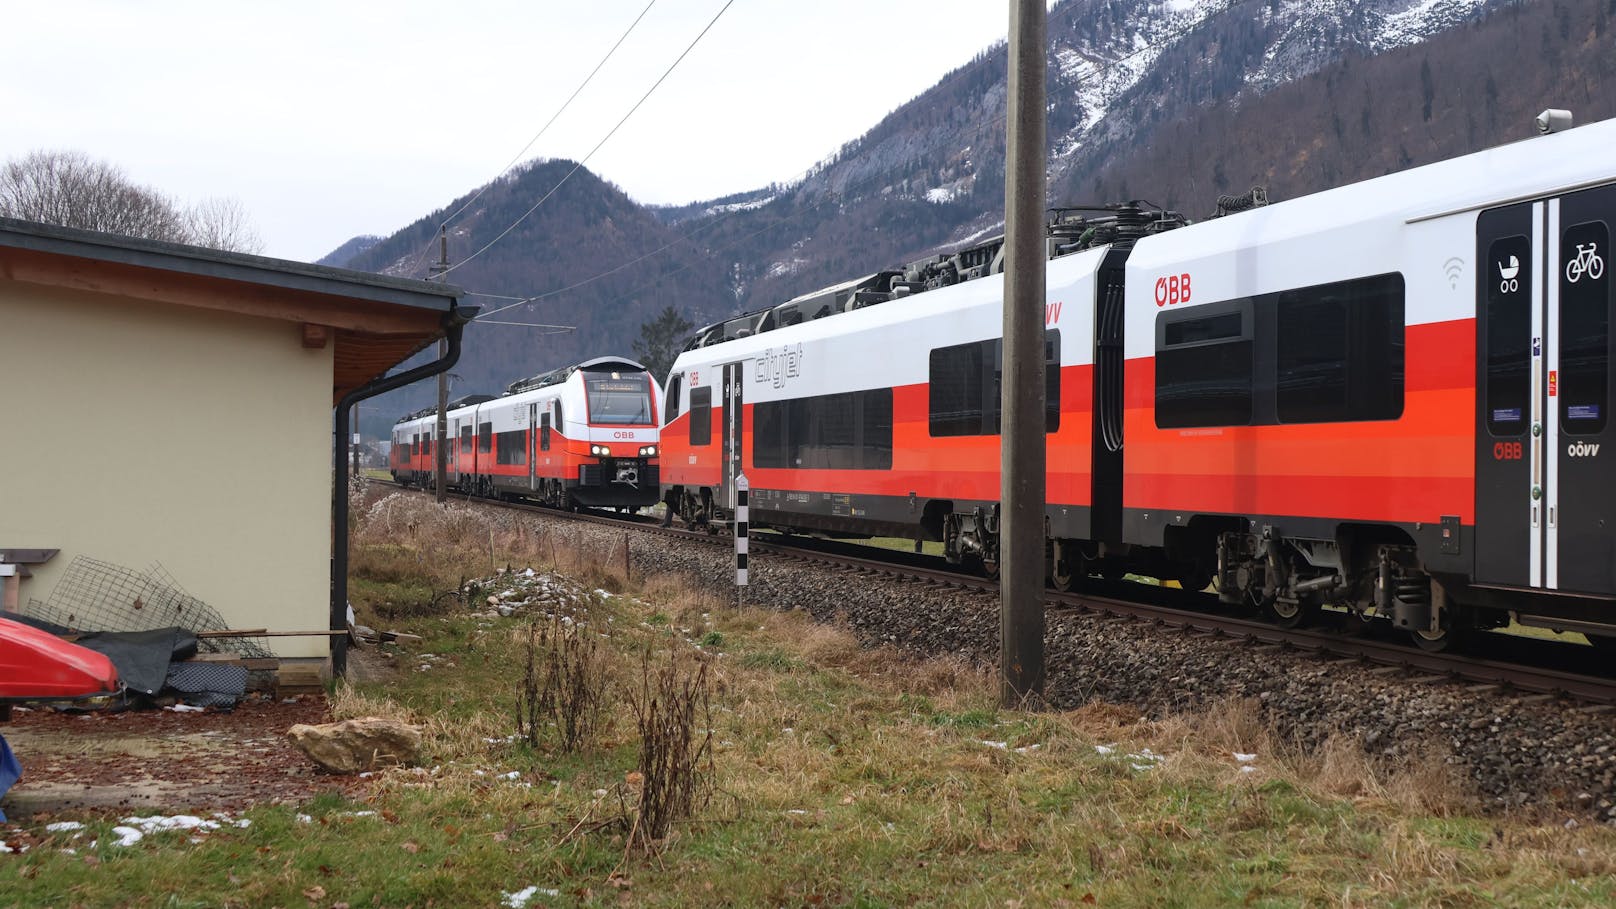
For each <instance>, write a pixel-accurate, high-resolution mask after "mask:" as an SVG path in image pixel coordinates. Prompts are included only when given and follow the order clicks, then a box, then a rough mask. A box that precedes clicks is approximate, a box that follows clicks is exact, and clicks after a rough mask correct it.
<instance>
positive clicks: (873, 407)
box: [858, 388, 892, 470]
mask: <svg viewBox="0 0 1616 909" xmlns="http://www.w3.org/2000/svg"><path fill="white" fill-rule="evenodd" d="M858 395H859V400H858V414H859V467H861V468H863V469H865V470H891V469H892V389H890V388H873V389H871V390H869V391H861V392H859V393H858Z"/></svg>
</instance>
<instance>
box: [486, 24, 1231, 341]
mask: <svg viewBox="0 0 1616 909" xmlns="http://www.w3.org/2000/svg"><path fill="white" fill-rule="evenodd" d="M1244 2H1250V0H1229V2H1228V3H1225V4H1224V5H1223V6H1222V8H1221V9H1220V10H1219V11H1220V12H1227V11H1228V10H1230V9H1233V8H1234V7H1236V6H1238V5H1240V4H1241V3H1244ZM720 15H722V10H721V11H720ZM1204 24H1206V19H1205V18H1202V19H1197V20H1196V21H1194V22H1191V23H1189V24H1187V25H1185V26H1184V27H1183V28H1181V29H1178V30H1176V31H1174V32H1172V33H1170V34H1168V35H1167V36H1166V37H1165V39H1163V40H1162V41H1160V42H1158V43H1155V44H1148V45H1146V46H1144V47H1141V48H1138V49H1137V50H1134V51H1132V52H1130V53H1127V54H1124V55H1122V56H1121V57H1118V58H1117V59H1115V60H1112V61H1110V62H1108V63H1105V64H1102V65H1098V66H1096V67H1095V72H1094V74H1095V75H1096V76H1102V75H1104V74H1106V73H1108V72H1109V71H1110V70H1111V69H1112V68H1113V67H1116V66H1119V65H1121V64H1123V63H1125V62H1127V61H1128V60H1131V59H1133V58H1134V57H1137V56H1139V55H1140V54H1143V53H1146V52H1148V51H1152V50H1157V51H1161V50H1165V49H1166V48H1167V47H1168V46H1169V45H1171V44H1173V43H1174V42H1176V41H1178V40H1179V39H1180V38H1183V37H1185V36H1186V35H1189V34H1190V33H1191V32H1194V31H1195V30H1196V29H1198V28H1200V27H1201V26H1202V25H1204ZM698 40H699V39H698ZM586 160H587V159H586ZM580 166H581V165H580ZM567 176H569V177H570V176H571V174H570V173H569V174H568V175H567ZM805 179H806V178H805ZM563 182H565V179H564V178H563ZM826 198H827V199H828V198H829V197H826ZM539 201H540V202H541V203H542V202H543V201H544V200H543V199H541V200H539ZM824 202H825V199H821V200H820V201H819V202H816V203H814V204H813V205H811V206H809V207H808V208H805V209H802V210H799V211H797V212H795V213H793V214H791V215H788V216H786V217H785V218H782V219H781V220H779V221H776V222H774V223H773V224H770V225H768V226H767V227H764V228H762V229H760V230H757V231H754V232H753V233H751V234H748V235H746V236H745V237H742V238H741V239H739V240H737V241H735V243H732V244H730V245H729V246H726V247H723V248H722V249H721V250H719V251H721V252H722V251H727V250H729V249H732V248H734V247H735V246H736V245H739V244H740V243H742V242H745V241H746V240H750V239H751V238H753V237H755V236H757V235H758V234H761V233H764V232H765V231H768V230H771V229H773V228H774V227H777V226H779V225H781V224H785V223H787V222H788V221H791V220H793V219H795V218H798V217H801V216H802V215H804V214H806V213H808V212H810V211H813V210H814V209H817V208H818V207H819V206H820V205H823V204H824ZM740 210H741V209H732V210H731V211H728V212H725V213H724V214H723V215H720V216H719V217H717V218H714V219H713V220H712V221H709V222H708V223H706V224H704V225H701V226H700V227H698V228H696V229H695V230H692V231H691V232H690V233H688V234H684V235H682V236H680V237H678V238H676V239H674V240H671V241H669V242H667V243H665V244H663V245H662V246H660V247H658V248H656V249H654V250H652V251H650V252H648V253H645V254H643V255H641V256H638V257H637V258H634V259H631V260H629V261H627V262H624V263H622V264H621V265H617V266H615V267H613V268H611V269H609V270H607V271H604V272H601V273H600V274H597V275H594V276H592V277H588V278H585V279H584V280H582V281H579V282H577V283H574V284H569V285H568V286H566V287H561V288H557V289H555V290H550V291H545V292H544V293H541V294H535V295H534V296H531V297H521V298H517V297H506V298H504V299H510V300H515V301H516V302H514V303H511V304H510V305H508V306H502V307H500V308H499V309H496V310H493V311H492V312H490V313H489V315H496V314H498V313H501V312H504V311H505V310H507V309H513V308H515V307H517V306H522V305H525V304H528V303H534V302H537V301H539V300H544V299H548V298H550V297H554V296H559V295H561V294H564V293H568V292H570V291H574V290H577V289H579V288H581V287H584V286H586V285H589V284H593V283H594V282H596V281H599V280H601V279H602V278H606V277H610V276H611V275H614V274H617V273H618V272H620V271H622V270H623V269H625V268H630V267H632V266H634V265H638V264H639V263H641V262H643V261H645V260H646V259H649V258H651V257H652V256H655V255H659V254H661V253H664V252H666V251H668V250H669V249H671V248H672V247H674V246H677V245H679V244H680V243H682V242H686V241H688V240H689V239H690V238H691V237H694V236H695V235H696V234H698V233H700V232H702V231H704V230H708V229H710V228H712V227H716V226H717V225H718V224H720V223H722V222H723V221H724V220H726V219H728V218H729V217H731V216H733V215H734V214H736V213H737V212H738V211H740ZM497 239H498V238H496V240H497ZM490 245H492V244H490ZM691 267H692V264H690V263H687V264H685V265H682V266H680V267H679V268H676V269H674V270H673V271H670V272H668V273H666V274H663V275H659V276H658V277H657V278H655V279H654V280H652V281H651V282H650V283H648V284H644V285H641V286H640V287H639V288H636V289H635V290H634V291H632V292H631V293H629V294H628V295H627V296H626V297H624V298H623V299H624V300H627V299H629V298H632V297H633V296H635V295H636V294H639V293H641V292H642V291H644V290H645V289H647V288H649V287H654V286H656V285H657V284H660V283H661V282H662V281H664V280H665V279H667V278H671V277H673V276H675V275H678V274H680V273H682V272H684V271H687V270H689V269H690V268H691Z"/></svg>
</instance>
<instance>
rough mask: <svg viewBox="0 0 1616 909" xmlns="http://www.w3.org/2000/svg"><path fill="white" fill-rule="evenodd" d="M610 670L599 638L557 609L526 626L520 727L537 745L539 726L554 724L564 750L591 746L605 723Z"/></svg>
mask: <svg viewBox="0 0 1616 909" xmlns="http://www.w3.org/2000/svg"><path fill="white" fill-rule="evenodd" d="M610 686H611V674H610V671H609V666H608V664H607V660H606V654H605V653H604V652H603V651H602V649H601V647H600V644H599V641H598V639H597V638H596V637H595V635H594V634H593V633H589V632H586V631H584V629H583V628H582V627H581V626H580V625H579V624H578V623H576V622H573V621H571V620H569V619H567V618H566V617H564V616H562V615H560V614H556V615H553V616H551V618H550V620H549V623H548V624H541V623H540V622H539V621H538V620H534V621H533V622H532V623H530V624H529V626H528V638H527V660H526V665H525V668H524V671H523V673H522V684H521V688H520V689H519V690H518V692H517V699H516V731H517V734H519V735H522V736H524V737H525V738H526V739H527V742H528V744H529V745H532V746H533V747H535V748H536V747H538V745H539V727H540V726H541V725H543V724H551V725H554V726H555V729H556V733H557V737H558V739H559V741H560V744H561V750H563V751H565V752H567V753H569V754H570V753H573V752H576V751H579V750H581V749H583V748H585V747H587V746H590V745H592V744H593V743H594V742H595V741H597V739H598V733H599V732H600V731H601V730H602V729H603V728H604V727H605V726H606V724H607V722H608V720H609V716H608V714H607V712H606V704H607V701H608V695H609V693H610Z"/></svg>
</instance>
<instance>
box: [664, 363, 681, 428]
mask: <svg viewBox="0 0 1616 909" xmlns="http://www.w3.org/2000/svg"><path fill="white" fill-rule="evenodd" d="M684 383H685V377H684V374H683V373H677V372H676V373H674V374H673V375H671V376H669V377H668V394H667V398H666V400H665V401H664V402H663V405H662V422H663V423H664V424H667V423H671V422H672V421H673V418H674V417H677V416H678V415H679V391H680V390H681V388H682V386H683V385H684Z"/></svg>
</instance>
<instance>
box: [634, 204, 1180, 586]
mask: <svg viewBox="0 0 1616 909" xmlns="http://www.w3.org/2000/svg"><path fill="white" fill-rule="evenodd" d="M1182 223H1183V219H1182V218H1181V217H1180V216H1178V215H1176V214H1175V213H1171V212H1164V211H1159V210H1148V209H1145V208H1142V207H1140V206H1136V205H1126V206H1118V207H1116V209H1115V210H1103V211H1087V212H1079V211H1076V210H1073V211H1069V212H1065V213H1063V214H1062V216H1061V217H1060V218H1059V219H1058V220H1057V221H1056V223H1055V225H1054V226H1053V228H1052V232H1051V248H1052V250H1053V251H1056V252H1059V253H1062V255H1060V256H1059V257H1058V258H1056V259H1055V260H1054V261H1052V262H1051V263H1050V265H1049V273H1048V278H1047V293H1048V297H1047V300H1048V302H1047V304H1046V306H1045V325H1046V328H1045V343H1044V354H1045V383H1046V385H1045V394H1046V402H1047V403H1046V410H1045V430H1046V433H1047V436H1048V445H1049V448H1048V459H1049V460H1048V463H1049V476H1048V494H1049V502H1048V507H1047V509H1046V515H1047V517H1048V520H1049V527H1050V531H1051V535H1052V538H1054V539H1058V540H1060V539H1115V538H1116V536H1117V534H1118V533H1119V531H1120V528H1119V527H1117V526H1115V520H1116V517H1117V515H1118V514H1119V513H1120V512H1119V507H1120V486H1119V484H1118V479H1119V477H1120V474H1119V468H1120V463H1119V461H1118V457H1119V455H1120V452H1119V450H1117V449H1116V448H1115V447H1114V446H1111V445H1107V444H1106V442H1105V440H1107V439H1111V440H1115V439H1116V438H1118V437H1119V436H1120V432H1121V422H1120V420H1121V411H1120V409H1119V407H1118V406H1117V405H1119V404H1120V398H1116V399H1115V400H1113V401H1111V402H1109V403H1108V402H1106V401H1104V400H1102V399H1101V397H1100V387H1099V386H1098V384H1097V383H1096V382H1095V374H1096V364H1099V369H1100V370H1106V371H1110V372H1111V373H1115V374H1118V375H1120V371H1121V365H1122V361H1121V348H1120V346H1119V344H1118V342H1119V341H1120V336H1118V335H1117V332H1120V329H1121V317H1122V313H1121V306H1122V277H1123V273H1122V264H1123V261H1124V260H1125V258H1126V251H1127V248H1128V247H1129V246H1130V245H1131V244H1132V243H1133V242H1134V241H1135V240H1137V239H1138V238H1140V237H1143V236H1147V235H1150V234H1153V233H1158V232H1161V231H1165V230H1168V229H1171V228H1172V227H1176V226H1178V225H1180V224H1182ZM1001 247H1002V242H993V243H989V244H986V245H984V246H981V247H975V248H972V249H969V250H965V251H963V252H960V253H957V254H954V255H950V256H939V257H935V258H933V259H929V260H926V261H923V262H918V263H915V264H913V265H911V266H908V267H907V268H905V269H903V270H896V271H888V272H881V273H878V274H875V275H871V276H869V277H868V278H864V279H861V280H859V281H854V282H849V283H847V284H844V285H840V286H837V287H832V288H827V289H825V290H823V291H817V292H815V293H812V294H808V295H805V296H803V297H799V298H797V299H795V300H791V301H788V302H786V303H784V304H781V305H779V306H777V307H774V308H772V309H770V310H767V311H763V312H760V313H755V314H752V315H750V316H743V317H741V318H739V319H735V320H731V321H729V322H727V323H721V324H719V325H715V326H710V327H709V328H707V329H704V330H703V331H701V332H698V333H697V335H696V336H695V337H694V338H693V339H692V341H691V343H690V344H689V345H688V346H687V349H686V350H685V351H684V352H683V353H682V354H681V355H680V357H679V358H678V360H677V361H676V362H675V364H674V366H673V369H672V371H671V373H670V375H669V378H668V383H667V389H668V398H667V404H666V406H665V408H664V412H665V413H666V414H667V415H668V419H667V422H666V424H665V425H664V428H663V446H664V452H665V455H666V457H665V461H666V465H667V466H666V468H665V472H664V480H663V483H664V487H665V491H666V500H667V502H668V504H669V508H670V510H671V511H673V512H675V513H678V514H680V515H682V516H684V518H685V520H686V521H687V522H690V523H703V522H707V523H710V522H712V521H715V520H723V519H724V517H725V516H726V514H727V513H728V509H729V508H731V507H732V496H733V490H734V481H735V475H736V473H737V472H740V471H744V472H745V474H746V477H747V480H748V483H749V485H750V488H751V494H750V499H749V502H750V506H751V509H752V510H751V520H752V521H753V522H754V523H756V524H759V525H765V526H769V525H772V526H775V527H784V528H795V529H806V530H816V531H824V532H831V533H842V534H855V535H877V534H880V535H893V536H902V537H909V538H913V539H917V540H920V539H925V540H941V541H943V543H944V551H945V553H946V554H947V555H948V557H949V558H950V559H951V560H953V561H958V562H965V563H969V564H972V565H977V566H980V567H981V568H982V570H984V571H986V572H987V573H989V574H992V573H994V572H995V571H996V570H997V565H998V534H997V529H998V505H997V503H998V498H999V460H998V457H999V456H998V451H999V442H998V433H999V422H1000V417H999V379H998V375H999V368H1000V365H1001V363H1000V361H1001V360H1002V344H1001V342H1000V332H1001V329H1002V324H1003V321H1002V320H1003V302H1002V294H1003V275H1002V273H997V272H998V269H997V267H996V262H997V260H998V259H999V258H1000V255H999V253H1000V249H1001ZM1096 312H1101V313H1103V314H1104V316H1103V318H1100V319H1096V315H1095V314H1096ZM1097 326H1099V335H1098V336H1097V335H1096V329H1097ZM1097 337H1098V340H1097ZM1096 439H1100V440H1101V444H1100V445H1098V446H1096V445H1095V440H1096ZM1107 522H1109V523H1107Z"/></svg>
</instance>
